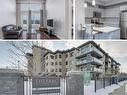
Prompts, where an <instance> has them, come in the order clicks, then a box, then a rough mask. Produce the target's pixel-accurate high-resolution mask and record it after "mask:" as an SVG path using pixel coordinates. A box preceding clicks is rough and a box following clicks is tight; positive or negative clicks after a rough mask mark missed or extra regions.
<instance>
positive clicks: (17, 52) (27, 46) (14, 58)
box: [8, 41, 38, 69]
mask: <svg viewBox="0 0 127 95" xmlns="http://www.w3.org/2000/svg"><path fill="white" fill-rule="evenodd" d="M8 45H9V46H10V48H9V52H10V55H9V62H10V63H11V65H12V66H13V67H16V68H24V69H26V67H27V60H26V53H32V46H33V45H38V42H37V41H34V42H33V41H10V42H8Z"/></svg>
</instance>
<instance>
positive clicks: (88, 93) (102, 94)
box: [84, 81, 127, 95]
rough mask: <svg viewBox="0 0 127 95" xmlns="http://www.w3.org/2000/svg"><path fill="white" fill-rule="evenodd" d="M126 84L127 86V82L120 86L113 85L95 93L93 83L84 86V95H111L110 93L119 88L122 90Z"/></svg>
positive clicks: (120, 83)
mask: <svg viewBox="0 0 127 95" xmlns="http://www.w3.org/2000/svg"><path fill="white" fill-rule="evenodd" d="M124 84H127V81H123V82H119V83H118V85H116V84H113V85H111V86H107V87H105V88H102V89H99V90H97V91H96V92H94V81H91V83H90V85H88V86H86V85H85V86H84V95H109V93H111V92H113V91H114V90H115V89H117V88H120V87H121V86H123V85H124Z"/></svg>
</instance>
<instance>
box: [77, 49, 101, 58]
mask: <svg viewBox="0 0 127 95" xmlns="http://www.w3.org/2000/svg"><path fill="white" fill-rule="evenodd" d="M89 53H91V55H94V56H97V57H99V58H102V57H103V53H102V52H100V51H99V50H98V49H97V48H95V47H93V48H87V49H85V50H84V51H82V52H81V51H80V52H79V53H78V54H77V58H83V57H84V56H86V55H87V54H89Z"/></svg>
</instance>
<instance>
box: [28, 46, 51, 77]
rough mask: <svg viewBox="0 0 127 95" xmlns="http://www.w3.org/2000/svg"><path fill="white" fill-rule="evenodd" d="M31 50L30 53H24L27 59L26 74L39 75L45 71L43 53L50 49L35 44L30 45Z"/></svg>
mask: <svg viewBox="0 0 127 95" xmlns="http://www.w3.org/2000/svg"><path fill="white" fill-rule="evenodd" d="M32 50H33V52H32V54H31V53H27V54H26V58H27V60H28V74H29V75H32V76H36V75H41V74H43V73H44V72H45V71H44V70H45V58H44V55H45V54H46V53H47V52H49V51H50V50H48V49H46V48H43V47H39V46H36V45H34V46H33V47H32Z"/></svg>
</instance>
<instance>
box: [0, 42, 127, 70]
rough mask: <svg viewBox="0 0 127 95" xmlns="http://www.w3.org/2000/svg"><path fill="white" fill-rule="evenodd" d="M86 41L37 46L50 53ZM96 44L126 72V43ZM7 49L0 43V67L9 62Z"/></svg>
mask: <svg viewBox="0 0 127 95" xmlns="http://www.w3.org/2000/svg"><path fill="white" fill-rule="evenodd" d="M85 42H86V41H44V42H42V41H40V42H39V45H40V46H43V47H46V48H48V49H50V50H52V51H56V50H58V49H59V50H66V49H69V48H72V47H77V46H79V45H81V44H83V43H85ZM95 42H96V43H97V44H100V46H101V47H102V48H103V49H104V50H105V51H106V52H107V53H109V55H110V56H111V57H113V58H114V59H115V60H116V61H117V62H119V63H120V64H121V67H120V68H121V71H122V72H127V61H126V60H127V42H126V41H95ZM9 48H11V47H10V46H9V45H8V44H7V42H0V50H1V51H0V66H1V67H3V66H4V67H5V66H8V65H9V64H10V63H9V62H8V60H9V55H10V54H9Z"/></svg>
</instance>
